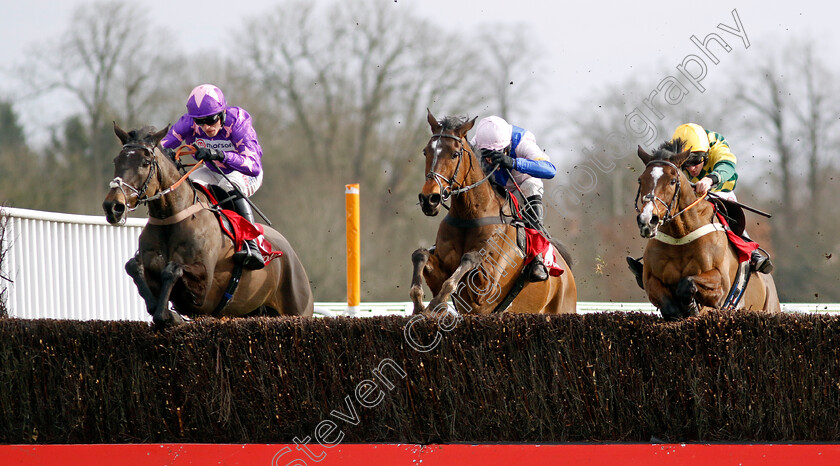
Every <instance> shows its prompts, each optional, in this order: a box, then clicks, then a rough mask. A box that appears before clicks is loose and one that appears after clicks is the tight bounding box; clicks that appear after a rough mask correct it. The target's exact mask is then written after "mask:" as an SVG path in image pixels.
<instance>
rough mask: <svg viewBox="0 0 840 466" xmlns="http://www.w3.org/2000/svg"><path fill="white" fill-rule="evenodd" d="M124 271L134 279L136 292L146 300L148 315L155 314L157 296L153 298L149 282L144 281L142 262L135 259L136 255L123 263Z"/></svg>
mask: <svg viewBox="0 0 840 466" xmlns="http://www.w3.org/2000/svg"><path fill="white" fill-rule="evenodd" d="M125 272H126V273H127V274H128V276H129V277H131V279H132V280H134V285H135V286H137V292H138V293H140V297H141V298H143V301H145V302H146V312H148V313H149V315H152V316H153V315H155V309H156V308H157V298H155V295H154V293H152V290H151V289H150V288H149V284H148V283H146V278H145V277H144V276H143V264H141V263H140V261H139V260H137V256H134V257H132V258H131V259H129V260H128V262H126V263H125Z"/></svg>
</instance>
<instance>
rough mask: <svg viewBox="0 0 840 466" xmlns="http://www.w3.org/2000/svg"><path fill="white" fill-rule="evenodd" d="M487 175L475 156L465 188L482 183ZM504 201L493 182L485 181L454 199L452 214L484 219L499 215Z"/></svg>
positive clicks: (465, 181)
mask: <svg viewBox="0 0 840 466" xmlns="http://www.w3.org/2000/svg"><path fill="white" fill-rule="evenodd" d="M485 176H486V175H485V174H484V173H483V172H482V170H481V163H480V162H479V161H478V159H477V158H476V157H475V156H472V157H471V161H470V163H469V172H468V173H467V176H466V179H465V180H464V182H463V186H462V187H465V186H470V185H472V184H474V183H478V182H479V181H481V180H482V179H483V178H484V177H485ZM501 206H502V199H501V197H500V196H499V195H498V194H496V191H495V189H493V185H492V183H491V181H490V180H489V179H488V180H485V181H483V182H482V183H481V184H479V185H478V186H475V187H474V188H472V189H470V190H469V191H467V192H465V193H461V194H458V195H456V196H453V197H452V207H451V208H450V211H449V212H450V214H451V215H452V216H454V217H458V218H483V217H490V216H494V215H499V211H500V210H501Z"/></svg>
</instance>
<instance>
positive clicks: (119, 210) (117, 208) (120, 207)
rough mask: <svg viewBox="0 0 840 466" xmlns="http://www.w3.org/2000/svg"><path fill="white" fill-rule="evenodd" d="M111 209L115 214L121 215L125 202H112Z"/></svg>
mask: <svg viewBox="0 0 840 466" xmlns="http://www.w3.org/2000/svg"><path fill="white" fill-rule="evenodd" d="M113 211H114V213H115V214H117V215H121V214H123V213H124V212H125V204H114V207H113Z"/></svg>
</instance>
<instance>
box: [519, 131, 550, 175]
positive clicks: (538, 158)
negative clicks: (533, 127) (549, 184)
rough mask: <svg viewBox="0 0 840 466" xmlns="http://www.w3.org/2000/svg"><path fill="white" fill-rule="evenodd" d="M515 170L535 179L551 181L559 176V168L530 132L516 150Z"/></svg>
mask: <svg viewBox="0 0 840 466" xmlns="http://www.w3.org/2000/svg"><path fill="white" fill-rule="evenodd" d="M513 168H514V170H516V171H518V172H520V173H524V174H526V175H531V176H533V177H535V178H543V179H551V178H554V175H555V174H557V168H555V167H554V164H553V163H551V160H549V158H548V156H547V155H545V152H543V151H542V149H541V148H540V146H538V145H537V141H536V139H535V138H534V135H533V134H532V133H531V132H530V131H528V132H526V133H525V135H524V136H523V137H522V141H521V142H520V143H519V146H517V148H516V159H515V160H514V166H513Z"/></svg>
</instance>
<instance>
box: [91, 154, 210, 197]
mask: <svg viewBox="0 0 840 466" xmlns="http://www.w3.org/2000/svg"><path fill="white" fill-rule="evenodd" d="M126 149H142V150H144V151H146V152H148V153H149V154H150V155H151V156H152V161H151V168H149V175H148V176H146V181H144V182H143V186H141V187H140V189H137V188H135V187H134V186H132V185H130V184H128V183H126V182H125V181H123V179H122V178H120V177H119V176H118V177H116V178H114V179H113V180H111V182H110V183H109V184H108V186H109V187H110V188H112V189H119V190H120V192H121V193H122V194H123V196H124V197H125V198H126V199H128V195H126V193H125V189H124V188H128V189H129V190H131V195H132V196H134V197H136V198H137V203H136V204H135V205H134V207H132V208H128V206H126V207H127V208H128V211H129V212H133V211H134V210H136V209H137V207H138V206H139V205H140V204H147V203H149V202H152V201H156V200H158V199H160V198H162V197H163V196H166V195H167V194H169V193H171V192H172V191H174V190H175V189H177V188H178V186H180V185H181V183H183V182H184V180H186V179H188V178H189V176H190V174H191V173H192V172H194V171H195V170H197V169H198V168H199V167H200V166H202V165H203V164H204V162H203V161H199V162H198V163H197V164H195V165H194V166H193V167H192V169H190V170H189V171H188V172H187V173H185V174H184V175H183V176H181V178H180V179H179V180H178V181H176V182H175V183H173V184H172V186H170V187H168V188H166V189H163V190H160V191H158V193H157V194H155V195H154V196H152V197H145V195H146V189H148V188H149V182H150V181H151V180H152V176H153V175H154V174H155V172H157V174H158V176H157V178H158V183H160V182H161V177H160V173H161V172H160V165H159V164H158V161H157V154H156V153H155V150H156V149H157V147H149V146H147V145H144V144H130V143H129V144H124V145H123V150H126ZM179 150H180V149H179ZM177 157H178V155H176V163H178V161H177Z"/></svg>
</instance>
